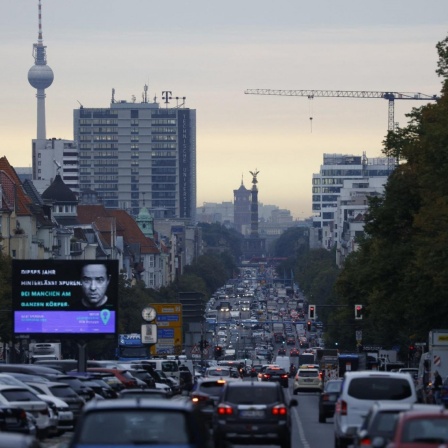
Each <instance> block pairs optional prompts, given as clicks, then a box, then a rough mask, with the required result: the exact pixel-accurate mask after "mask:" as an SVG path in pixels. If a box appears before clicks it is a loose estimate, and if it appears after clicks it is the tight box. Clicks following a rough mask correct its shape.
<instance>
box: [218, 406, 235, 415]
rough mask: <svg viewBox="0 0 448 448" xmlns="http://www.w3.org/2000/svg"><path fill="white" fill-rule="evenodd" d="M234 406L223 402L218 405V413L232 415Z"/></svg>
mask: <svg viewBox="0 0 448 448" xmlns="http://www.w3.org/2000/svg"><path fill="white" fill-rule="evenodd" d="M232 414H233V408H232V407H231V406H229V405H227V404H221V405H219V406H218V415H232Z"/></svg>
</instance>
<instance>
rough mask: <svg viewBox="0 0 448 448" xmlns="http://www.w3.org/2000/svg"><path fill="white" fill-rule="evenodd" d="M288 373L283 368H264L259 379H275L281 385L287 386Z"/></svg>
mask: <svg viewBox="0 0 448 448" xmlns="http://www.w3.org/2000/svg"><path fill="white" fill-rule="evenodd" d="M288 380H289V375H288V373H287V372H286V370H285V369H281V368H280V367H271V368H268V369H266V370H265V371H264V372H263V374H262V376H261V381H275V382H278V383H280V384H281V386H282V387H288V386H289V384H288V382H289V381H288Z"/></svg>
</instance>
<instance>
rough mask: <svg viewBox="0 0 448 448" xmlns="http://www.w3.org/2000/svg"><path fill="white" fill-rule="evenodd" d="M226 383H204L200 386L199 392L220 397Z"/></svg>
mask: <svg viewBox="0 0 448 448" xmlns="http://www.w3.org/2000/svg"><path fill="white" fill-rule="evenodd" d="M223 386H224V383H219V382H217V381H214V382H212V383H208V382H207V383H202V384H200V385H199V391H200V392H204V393H206V394H209V395H219V394H220V393H221V390H222V387H223Z"/></svg>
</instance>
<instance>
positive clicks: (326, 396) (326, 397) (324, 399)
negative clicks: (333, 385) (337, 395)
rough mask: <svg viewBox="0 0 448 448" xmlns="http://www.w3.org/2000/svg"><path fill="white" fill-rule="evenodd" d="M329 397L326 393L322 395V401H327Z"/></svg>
mask: <svg viewBox="0 0 448 448" xmlns="http://www.w3.org/2000/svg"><path fill="white" fill-rule="evenodd" d="M329 399H330V397H329V396H328V394H323V395H322V401H328V400H329Z"/></svg>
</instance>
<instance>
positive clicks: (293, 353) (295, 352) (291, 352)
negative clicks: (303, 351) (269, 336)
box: [289, 348, 300, 356]
mask: <svg viewBox="0 0 448 448" xmlns="http://www.w3.org/2000/svg"><path fill="white" fill-rule="evenodd" d="M299 355H300V350H299V349H298V348H292V349H291V350H289V356H299Z"/></svg>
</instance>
